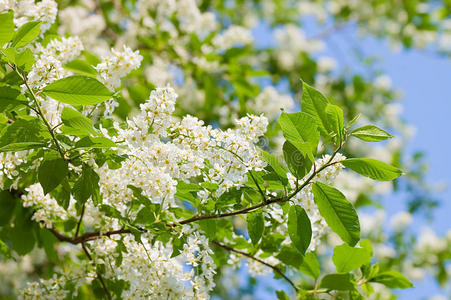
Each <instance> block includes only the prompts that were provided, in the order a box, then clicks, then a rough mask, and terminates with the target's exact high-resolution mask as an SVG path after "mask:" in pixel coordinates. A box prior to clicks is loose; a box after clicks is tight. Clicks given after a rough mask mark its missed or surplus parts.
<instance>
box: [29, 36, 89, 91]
mask: <svg viewBox="0 0 451 300" xmlns="http://www.w3.org/2000/svg"><path fill="white" fill-rule="evenodd" d="M83 49H84V48H83V44H82V42H81V41H80V39H79V38H78V37H69V38H62V39H61V40H58V39H54V40H52V41H50V43H48V44H47V46H46V47H42V46H40V45H39V46H38V47H37V51H36V53H35V58H36V62H35V64H34V65H33V68H32V69H31V71H30V73H28V83H29V84H30V86H31V87H33V88H42V87H44V86H45V85H47V84H49V83H51V82H53V81H55V80H58V79H61V78H63V77H65V76H68V75H70V72H69V71H67V70H65V69H64V68H63V65H64V64H65V63H67V62H69V61H71V60H72V59H74V58H76V57H77V56H79V55H80V53H81V51H82V50H83Z"/></svg>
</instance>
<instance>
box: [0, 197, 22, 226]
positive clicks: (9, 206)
mask: <svg viewBox="0 0 451 300" xmlns="http://www.w3.org/2000/svg"><path fill="white" fill-rule="evenodd" d="M17 203H20V202H19V201H16V200H15V199H14V198H13V196H12V195H11V193H10V192H9V191H1V192H0V207H1V209H0V226H4V225H7V224H8V223H9V221H10V220H11V218H12V216H13V213H14V208H15V207H16V204H17Z"/></svg>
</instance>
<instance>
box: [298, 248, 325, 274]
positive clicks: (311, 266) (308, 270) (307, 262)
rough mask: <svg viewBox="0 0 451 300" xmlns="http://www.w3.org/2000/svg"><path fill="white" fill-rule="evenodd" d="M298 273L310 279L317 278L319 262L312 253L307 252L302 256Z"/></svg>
mask: <svg viewBox="0 0 451 300" xmlns="http://www.w3.org/2000/svg"><path fill="white" fill-rule="evenodd" d="M299 272H301V273H303V274H305V275H307V276H310V277H312V278H313V279H318V278H319V274H320V271H319V262H318V259H317V258H316V255H315V254H314V253H313V252H307V253H306V254H305V256H304V260H303V261H302V264H301V266H300V267H299Z"/></svg>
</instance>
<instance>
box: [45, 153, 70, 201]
mask: <svg viewBox="0 0 451 300" xmlns="http://www.w3.org/2000/svg"><path fill="white" fill-rule="evenodd" d="M68 172H69V169H68V164H67V161H65V160H63V159H62V158H61V157H59V156H53V155H47V156H46V157H44V160H43V161H42V162H41V165H40V166H39V169H38V179H39V183H40V184H41V186H42V189H43V190H44V194H47V193H50V192H51V191H52V190H53V189H55V188H56V187H57V186H58V185H59V184H60V183H61V181H63V179H64V178H65V177H66V175H67V173H68Z"/></svg>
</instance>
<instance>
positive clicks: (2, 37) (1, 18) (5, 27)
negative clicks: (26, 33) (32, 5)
mask: <svg viewBox="0 0 451 300" xmlns="http://www.w3.org/2000/svg"><path fill="white" fill-rule="evenodd" d="M0 24H2V25H1V26H0V47H1V46H3V45H4V44H6V43H8V42H9V41H11V39H12V37H13V36H14V12H13V11H9V12H7V13H5V14H0Z"/></svg>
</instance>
